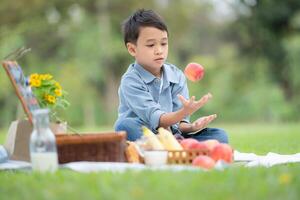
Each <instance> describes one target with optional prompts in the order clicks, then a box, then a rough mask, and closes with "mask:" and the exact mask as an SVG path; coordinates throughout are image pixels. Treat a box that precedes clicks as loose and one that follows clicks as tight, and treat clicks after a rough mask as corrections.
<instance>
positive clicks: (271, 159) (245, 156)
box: [234, 151, 300, 167]
mask: <svg viewBox="0 0 300 200" xmlns="http://www.w3.org/2000/svg"><path fill="white" fill-rule="evenodd" d="M234 161H235V162H246V163H245V166H246V167H258V166H263V167H272V166H274V165H280V164H285V163H295V162H300V153H296V154H289V155H286V154H278V153H273V152H269V153H267V154H266V155H256V154H254V153H242V152H239V151H234Z"/></svg>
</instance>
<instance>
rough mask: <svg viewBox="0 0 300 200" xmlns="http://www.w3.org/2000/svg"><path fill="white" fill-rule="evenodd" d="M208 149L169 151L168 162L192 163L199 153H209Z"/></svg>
mask: <svg viewBox="0 0 300 200" xmlns="http://www.w3.org/2000/svg"><path fill="white" fill-rule="evenodd" d="M208 154H209V151H208V150H176V151H175V150H172V151H168V164H184V165H190V164H192V162H193V160H194V158H196V157H197V156H199V155H208Z"/></svg>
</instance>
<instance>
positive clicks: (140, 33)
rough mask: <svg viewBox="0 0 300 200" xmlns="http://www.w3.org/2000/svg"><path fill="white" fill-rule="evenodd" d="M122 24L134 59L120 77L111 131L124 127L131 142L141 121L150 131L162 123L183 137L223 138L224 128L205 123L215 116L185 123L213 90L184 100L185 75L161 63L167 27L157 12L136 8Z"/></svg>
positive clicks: (166, 51) (224, 137) (170, 65)
mask: <svg viewBox="0 0 300 200" xmlns="http://www.w3.org/2000/svg"><path fill="white" fill-rule="evenodd" d="M122 29H123V34H124V42H125V45H126V47H127V50H128V52H129V54H130V55H131V56H133V57H134V58H135V63H133V64H131V65H129V67H128V70H127V72H126V73H125V74H124V75H123V76H122V80H121V84H120V87H119V100H120V102H119V103H120V105H119V114H118V120H117V121H116V123H115V130H116V131H126V132H127V139H128V140H131V141H134V140H136V139H138V138H140V137H141V136H142V131H141V126H146V127H148V128H149V129H151V130H152V131H153V132H154V133H156V132H157V128H159V127H164V128H168V129H169V130H171V131H172V133H173V134H176V135H177V136H178V135H179V134H180V135H181V136H183V137H184V138H189V137H191V138H194V139H197V140H199V141H203V140H207V139H216V140H218V141H220V142H222V143H228V138H227V134H226V133H225V132H224V131H223V130H221V129H216V128H205V127H206V126H207V125H208V124H209V123H210V122H211V121H212V120H214V119H215V118H216V115H209V116H205V117H201V118H199V119H197V120H196V121H194V122H193V123H190V122H189V116H190V115H191V114H193V113H194V112H196V111H197V110H198V109H200V108H201V107H202V106H203V105H204V104H206V103H207V102H208V101H209V100H210V99H211V98H212V95H211V94H207V95H204V96H203V97H202V98H201V99H200V100H198V101H196V100H195V97H194V96H192V97H191V98H190V99H189V92H188V88H187V84H186V78H185V76H184V74H183V73H182V71H181V70H179V69H178V68H177V67H176V66H174V65H172V64H169V63H166V62H165V61H166V59H167V56H168V29H167V26H166V25H165V23H164V22H163V21H162V19H161V17H160V16H159V15H157V14H156V13H155V12H153V11H152V10H144V9H141V10H137V11H136V12H135V13H134V14H133V15H132V16H130V17H129V18H128V19H126V20H125V21H124V23H123V26H122ZM189 133H190V134H189ZM191 133H192V134H191Z"/></svg>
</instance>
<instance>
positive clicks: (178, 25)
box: [0, 0, 300, 127]
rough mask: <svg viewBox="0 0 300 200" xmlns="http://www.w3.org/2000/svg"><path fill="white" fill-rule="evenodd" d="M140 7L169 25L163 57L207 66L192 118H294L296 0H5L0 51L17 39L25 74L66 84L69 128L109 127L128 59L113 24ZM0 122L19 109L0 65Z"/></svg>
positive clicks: (299, 21) (299, 18) (195, 87)
mask: <svg viewBox="0 0 300 200" xmlns="http://www.w3.org/2000/svg"><path fill="white" fill-rule="evenodd" d="M137 8H147V9H154V10H155V11H157V12H158V13H160V15H162V17H163V18H164V19H165V21H166V23H167V25H168V28H169V32H170V39H169V43H170V52H169V58H168V61H169V62H171V63H174V64H176V65H177V66H179V67H180V68H181V69H184V67H185V66H186V64H187V63H189V62H199V63H201V64H202V65H203V66H204V67H205V70H206V74H205V78H204V79H203V80H201V81H200V82H199V83H191V82H189V88H190V94H192V95H195V96H196V97H198V98H200V97H201V96H202V95H203V94H205V93H207V92H211V93H212V94H213V95H214V98H213V100H212V101H211V102H210V103H209V104H207V105H206V106H205V107H204V108H203V109H201V110H200V111H198V112H197V113H196V114H194V116H193V118H196V117H199V116H202V115H206V114H210V113H217V114H218V115H219V118H218V121H219V122H249V121H251V122H261V121H262V122H276V123H277V122H286V121H294V122H295V121H299V119H300V115H299V114H298V113H299V111H300V103H299V102H300V93H299V91H300V76H299V75H298V74H299V73H300V68H299V65H300V58H299V55H300V32H299V31H300V3H299V1H297V0H289V1H270V0H260V1H259V0H236V1H233V0H230V1H216V0H202V1H201V0H198V1H195V0H184V1H183V0H172V1H170V0H147V1H144V0H126V1H121V0H112V1H108V0H89V1H87V0H79V1H75V0H65V1H59V0H53V1H43V0H26V1H18V0H3V1H1V2H0V24H1V26H0V58H4V57H5V55H7V54H8V53H9V52H11V51H13V50H14V49H16V48H18V47H20V46H26V47H30V48H31V49H32V51H31V52H30V53H28V54H26V55H25V56H24V57H22V58H21V59H19V60H18V62H19V64H20V65H21V66H22V68H23V70H24V73H25V74H26V75H29V74H31V73H34V72H36V73H51V74H53V75H54V78H55V79H57V80H58V81H59V82H60V83H61V85H62V86H63V88H64V89H65V90H66V91H68V93H69V95H68V99H69V101H70V102H71V106H70V107H69V108H68V110H66V111H61V113H60V115H61V116H62V117H63V118H64V119H66V120H67V121H68V123H69V124H71V125H73V126H89V127H91V126H102V125H107V126H110V127H112V125H113V123H114V120H115V119H116V118H117V107H118V96H117V89H118V85H119V82H120V78H121V76H122V74H123V73H124V72H125V71H126V69H127V67H128V65H129V64H130V63H131V62H133V59H132V58H131V57H130V56H129V54H128V53H127V50H126V48H125V46H124V44H123V39H122V35H121V31H120V23H121V22H122V21H123V20H124V19H125V18H126V17H127V16H128V15H130V14H131V13H132V12H134V11H135V10H136V9H137ZM0 84H1V87H0V111H1V112H0V127H8V126H9V123H10V122H11V121H12V120H15V119H17V118H23V117H24V113H23V111H22V109H21V106H20V105H19V102H18V100H17V98H16V96H15V94H14V91H13V88H12V86H11V84H10V82H9V80H8V78H7V77H6V74H5V72H4V70H3V69H2V70H0Z"/></svg>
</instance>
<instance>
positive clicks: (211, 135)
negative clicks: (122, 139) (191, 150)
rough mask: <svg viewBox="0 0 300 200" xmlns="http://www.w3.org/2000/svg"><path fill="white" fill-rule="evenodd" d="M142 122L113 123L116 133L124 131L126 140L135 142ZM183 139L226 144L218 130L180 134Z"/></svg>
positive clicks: (220, 130) (138, 136)
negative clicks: (210, 140) (213, 140)
mask: <svg viewBox="0 0 300 200" xmlns="http://www.w3.org/2000/svg"><path fill="white" fill-rule="evenodd" d="M143 125H144V124H143V122H142V121H140V120H137V119H134V118H126V119H123V120H118V121H117V122H116V123H115V130H116V131H126V133H127V140H129V141H135V140H137V139H139V138H140V137H142V135H143V132H142V129H141V126H143ZM182 136H183V137H184V138H194V139H196V140H198V141H204V140H209V139H215V140H218V141H219V142H221V143H228V136H227V133H226V132H225V131H224V130H222V129H218V128H205V129H203V130H201V131H199V132H198V133H196V134H193V135H187V134H182Z"/></svg>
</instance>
